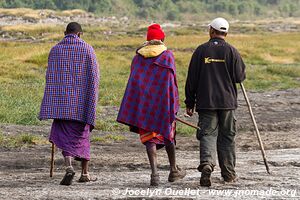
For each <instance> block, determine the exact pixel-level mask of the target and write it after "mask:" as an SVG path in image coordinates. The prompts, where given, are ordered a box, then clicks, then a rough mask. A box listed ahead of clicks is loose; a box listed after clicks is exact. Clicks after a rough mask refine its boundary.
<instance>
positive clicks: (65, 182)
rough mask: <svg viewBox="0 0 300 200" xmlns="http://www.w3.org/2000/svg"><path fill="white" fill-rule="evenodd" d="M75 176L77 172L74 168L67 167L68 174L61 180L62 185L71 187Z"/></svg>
mask: <svg viewBox="0 0 300 200" xmlns="http://www.w3.org/2000/svg"><path fill="white" fill-rule="evenodd" d="M74 176H75V171H74V169H73V167H72V166H71V167H67V168H66V174H65V176H64V178H63V179H62V180H61V182H60V185H71V184H72V181H73V178H74Z"/></svg>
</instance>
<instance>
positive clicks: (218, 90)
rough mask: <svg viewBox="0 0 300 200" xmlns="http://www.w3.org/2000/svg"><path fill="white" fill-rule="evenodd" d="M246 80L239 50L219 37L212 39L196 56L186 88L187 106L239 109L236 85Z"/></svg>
mask: <svg viewBox="0 0 300 200" xmlns="http://www.w3.org/2000/svg"><path fill="white" fill-rule="evenodd" d="M245 78H246V75H245V64H244V62H243V60H242V58H241V56H240V54H239V53H238V51H237V50H236V49H235V48H234V47H233V46H231V45H230V44H228V43H227V42H225V40H223V39H220V38H212V39H210V40H209V41H208V42H206V43H204V44H202V45H200V46H199V47H198V48H197V49H196V50H195V52H194V53H193V56H192V59H191V62H190V66H189V71H188V76H187V80H186V85H185V96H186V100H185V104H186V106H187V107H188V108H194V106H195V104H196V110H197V111H199V110H231V109H236V108H237V88H236V83H241V82H242V81H243V80H244V79H245Z"/></svg>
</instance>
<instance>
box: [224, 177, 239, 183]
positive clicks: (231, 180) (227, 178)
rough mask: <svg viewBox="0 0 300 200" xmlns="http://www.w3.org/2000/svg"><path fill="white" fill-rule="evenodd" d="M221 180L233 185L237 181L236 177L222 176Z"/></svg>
mask: <svg viewBox="0 0 300 200" xmlns="http://www.w3.org/2000/svg"><path fill="white" fill-rule="evenodd" d="M223 179H224V182H225V183H234V182H236V181H237V177H236V176H223Z"/></svg>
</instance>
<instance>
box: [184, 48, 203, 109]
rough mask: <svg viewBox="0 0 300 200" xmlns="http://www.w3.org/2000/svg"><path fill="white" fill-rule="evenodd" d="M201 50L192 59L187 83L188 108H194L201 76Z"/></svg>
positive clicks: (186, 97) (186, 98) (186, 102)
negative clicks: (199, 75)
mask: <svg viewBox="0 0 300 200" xmlns="http://www.w3.org/2000/svg"><path fill="white" fill-rule="evenodd" d="M199 61H200V60H199V50H198V49H197V50H196V51H195V52H194V54H193V56H192V59H191V62H190V65H189V70H188V76H187V79H186V83H185V101H184V103H185V105H186V107H187V108H194V106H195V101H196V91H197V85H198V83H197V82H198V74H199Z"/></svg>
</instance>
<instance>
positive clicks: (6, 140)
mask: <svg viewBox="0 0 300 200" xmlns="http://www.w3.org/2000/svg"><path fill="white" fill-rule="evenodd" d="M47 143H48V140H46V138H43V137H40V136H36V135H32V134H29V133H22V134H19V135H11V136H10V135H4V134H3V133H0V146H1V147H5V148H20V147H31V146H34V145H41V144H47Z"/></svg>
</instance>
